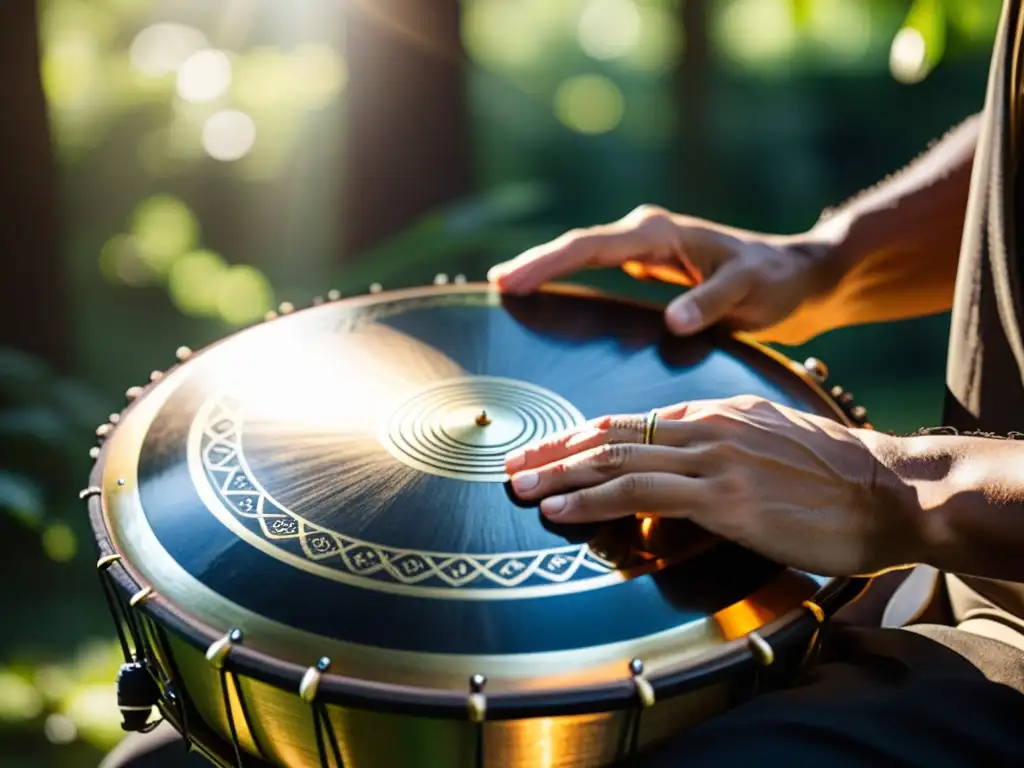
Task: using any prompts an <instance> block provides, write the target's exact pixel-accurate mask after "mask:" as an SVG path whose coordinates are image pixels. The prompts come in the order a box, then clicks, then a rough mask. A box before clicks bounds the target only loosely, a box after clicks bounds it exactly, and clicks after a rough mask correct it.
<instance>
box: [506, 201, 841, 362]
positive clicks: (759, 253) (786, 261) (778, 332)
mask: <svg viewBox="0 0 1024 768" xmlns="http://www.w3.org/2000/svg"><path fill="white" fill-rule="evenodd" d="M829 252H830V249H829V248H828V245H827V242H826V240H825V239H824V238H823V237H822V236H820V235H819V234H816V233H809V234H806V235H799V236H796V235H794V236H780V235H765V234H761V233H757V232H749V231H746V230H740V229H734V228H731V227H726V226H723V225H721V224H716V223H713V222H710V221H706V220H703V219H698V218H694V217H691V216H683V215H680V214H675V213H671V212H669V211H666V210H664V209H663V208H659V207H657V206H649V205H645V206H641V207H639V208H637V209H636V210H635V211H633V212H632V213H630V214H629V215H628V216H626V217H625V218H623V219H620V220H619V221H616V222H614V223H611V224H605V225H601V226H596V227H590V228H588V229H581V230H573V231H571V232H567V233H566V234H564V235H562V236H561V237H559V238H557V239H555V240H553V241H551V242H549V243H545V244H543V245H539V246H536V247H535V248H531V249H530V250H528V251H526V252H525V253H523V254H521V255H520V256H518V257H516V258H515V259H512V260H511V261H507V262H505V263H503V264H498V265H496V266H494V267H492V268H491V270H490V272H489V273H488V279H489V280H490V281H491V282H493V283H494V284H496V285H497V287H498V288H499V289H500V290H501V291H503V292H507V293H514V294H521V293H529V292H530V291H533V290H535V289H536V288H538V287H539V286H540V285H541V284H543V283H545V282H548V281H550V280H554V279H556V278H559V277H564V276H566V275H570V274H572V273H574V272H578V271H580V270H582V269H588V268H596V267H613V266H621V267H623V268H624V269H625V270H626V272H628V273H629V274H631V275H632V276H633V277H636V278H640V279H647V278H654V279H659V280H664V281H666V282H671V283H675V284H678V285H683V286H691V288H690V290H689V291H687V292H686V293H684V294H683V295H682V296H680V297H678V298H677V299H675V300H674V301H673V302H672V303H670V304H669V306H668V307H667V309H666V312H665V321H666V324H667V326H668V328H669V330H670V331H672V332H673V333H675V334H678V335H691V334H694V333H697V332H699V331H702V330H704V329H705V328H707V327H709V326H711V325H714V324H716V323H723V324H725V325H727V326H729V327H731V328H733V329H734V330H740V331H748V332H752V333H753V335H754V336H756V337H757V338H759V339H761V340H763V341H773V342H781V343H786V344H799V343H803V342H804V341H806V340H808V339H810V338H812V337H813V336H815V335H817V334H818V333H821V332H822V331H824V330H827V327H828V325H827V319H826V316H827V312H825V311H824V310H823V309H822V307H821V306H818V305H819V304H820V300H821V299H822V298H823V297H824V296H825V295H826V294H827V292H828V291H829V290H830V288H831V287H832V286H833V285H834V284H835V281H836V280H837V279H838V276H837V275H835V274H833V272H834V270H833V269H832V265H831V264H830V261H829V259H828V254H829Z"/></svg>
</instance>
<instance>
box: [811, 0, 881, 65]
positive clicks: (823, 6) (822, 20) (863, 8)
mask: <svg viewBox="0 0 1024 768" xmlns="http://www.w3.org/2000/svg"><path fill="white" fill-rule="evenodd" d="M808 9H809V17H808V33H809V35H810V36H811V37H812V38H813V39H814V40H815V41H816V42H818V43H819V44H821V45H822V46H825V47H826V48H827V50H828V61H832V62H836V61H838V62H849V61H856V60H858V59H861V58H862V57H863V56H864V55H865V54H866V53H867V51H868V47H869V46H870V45H871V9H870V8H869V7H868V6H867V5H866V4H865V3H863V2H860V1H859V0H814V2H813V3H810V4H809V5H808Z"/></svg>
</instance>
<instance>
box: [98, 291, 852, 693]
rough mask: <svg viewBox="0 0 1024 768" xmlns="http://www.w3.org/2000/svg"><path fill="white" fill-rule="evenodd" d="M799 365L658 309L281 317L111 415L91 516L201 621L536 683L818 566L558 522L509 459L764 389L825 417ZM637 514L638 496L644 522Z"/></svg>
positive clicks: (620, 661)
mask: <svg viewBox="0 0 1024 768" xmlns="http://www.w3.org/2000/svg"><path fill="white" fill-rule="evenodd" d="M794 371H795V369H794V366H792V365H791V364H789V363H788V362H786V361H782V360H781V359H779V358H777V357H773V356H771V355H769V354H766V353H765V351H764V350H761V349H758V348H755V347H753V346H751V345H748V344H746V343H743V342H741V341H738V340H735V339H733V338H731V337H729V336H727V335H721V336H719V335H713V334H709V335H703V336H701V337H698V338H693V339H676V338H671V337H669V336H667V335H666V333H665V331H664V330H663V322H662V318H661V314H660V312H659V311H658V310H657V309H656V308H649V307H644V306H638V305H632V304H626V303H622V302H619V301H614V300H612V299H610V298H607V297H604V296H600V295H595V294H590V293H587V292H583V291H577V290H570V289H554V288H553V289H549V290H546V291H544V292H541V293H538V294H536V295H532V296H528V297H523V298H510V297H502V296H499V295H498V294H497V293H495V292H493V291H492V290H491V289H490V288H488V287H486V286H479V285H475V286H474V285H462V286H446V287H443V288H430V289H422V290H413V291H406V292H399V293H390V294H388V293H384V294H378V295H374V296H367V297H362V298H358V299H351V300H345V301H340V302H333V303H328V304H324V305H321V306H317V307H313V308H310V309H308V310H303V311H300V312H295V313H292V314H288V315H286V316H282V317H280V318H277V319H275V320H273V321H272V322H268V323H264V324H262V325H259V326H257V327H254V328H251V329H248V330H246V331H243V332H241V333H239V334H236V335H234V336H232V337H229V338H228V339H227V340H225V341H224V342H222V343H220V344H217V345H214V346H212V347H210V348H209V349H207V350H205V351H203V352H201V353H198V354H196V355H194V356H192V358H191V359H190V360H189V361H188V362H187V363H185V364H184V365H181V366H179V367H178V368H176V369H174V370H173V371H171V372H170V373H169V374H168V375H167V376H165V377H164V378H163V379H162V380H161V381H159V382H158V383H156V384H155V385H153V386H152V387H151V389H150V391H148V392H147V393H146V394H145V396H144V397H142V398H140V400H139V401H138V402H137V403H136V404H135V405H134V406H133V407H132V408H131V409H130V410H129V411H128V412H127V413H126V414H125V415H124V416H123V417H122V419H121V421H120V423H119V424H118V426H117V428H116V430H115V431H114V433H113V434H112V435H111V436H110V438H109V440H108V442H107V445H106V447H105V450H104V459H103V460H104V465H103V467H104V469H103V476H102V505H103V514H104V519H105V520H106V525H107V527H108V529H109V532H110V536H111V541H112V543H113V545H114V547H115V548H116V549H117V551H118V552H120V553H121V554H122V556H123V560H124V562H125V563H126V564H127V565H128V566H129V567H130V569H131V570H132V571H133V572H135V573H136V574H137V575H138V577H139V579H140V581H141V582H144V583H146V584H149V585H152V587H153V590H154V594H155V595H158V596H159V597H160V598H161V599H162V600H164V601H166V602H167V603H169V604H170V605H173V606H175V608H176V610H178V611H180V612H181V613H183V614H185V615H187V616H188V617H190V618H191V619H193V620H194V621H195V622H197V624H200V625H203V626H205V627H207V628H209V629H210V630H212V631H213V632H214V633H217V634H219V633H227V632H228V631H229V630H230V629H232V628H240V629H241V630H242V631H243V632H244V637H245V645H246V647H247V648H251V649H254V650H256V651H259V652H261V653H263V654H266V655H267V656H268V657H272V658H274V659H277V660H280V661H282V662H286V663H293V664H296V665H300V666H302V667H308V666H310V665H314V664H316V660H317V659H318V658H320V657H323V656H327V657H329V658H330V659H331V660H332V666H331V673H332V674H337V675H341V676H345V677H347V678H352V679H355V680H365V681H368V682H371V683H388V684H398V685H403V686H414V687H417V688H421V689H423V690H424V691H431V690H434V691H464V690H465V689H466V684H467V683H466V681H467V679H468V678H469V676H470V675H472V674H475V673H482V674H484V675H486V677H487V680H488V682H487V691H488V693H489V694H490V695H494V694H498V695H500V694H501V693H502V692H512V693H522V694H536V697H537V701H539V702H543V701H544V697H545V696H546V695H548V694H549V693H551V692H554V691H565V690H567V689H571V688H573V687H574V686H593V685H598V684H602V683H606V682H609V681H621V680H622V679H624V678H626V679H628V676H629V674H630V672H629V660H630V659H632V658H634V657H639V658H643V659H644V660H645V663H646V665H647V674H648V675H649V676H652V677H655V676H657V674H658V673H659V670H660V669H667V668H670V667H671V668H678V666H679V665H680V664H682V663H686V660H687V659H693V658H697V657H699V656H700V655H701V654H703V653H706V652H707V651H708V650H710V649H713V648H715V647H716V646H720V645H721V644H723V643H725V642H728V641H730V640H733V639H735V638H737V637H742V636H743V635H744V634H746V633H747V632H749V631H751V630H753V629H757V628H758V627H760V626H762V625H763V624H765V623H766V622H769V621H771V620H773V619H775V618H777V617H778V616H779V615H781V614H782V613H784V612H786V611H789V610H791V609H793V608H794V607H796V606H799V605H800V603H801V601H802V600H804V599H806V598H808V597H810V596H811V595H813V594H814V592H815V591H816V590H817V589H818V588H819V587H820V586H821V584H822V583H823V580H820V579H816V578H814V577H812V576H808V575H806V574H802V573H796V572H793V571H789V570H786V569H783V568H781V567H780V566H778V565H776V564H774V563H771V562H768V561H766V560H764V559H762V558H760V557H758V556H756V555H754V554H752V553H750V552H748V551H746V550H743V549H741V548H738V547H734V546H731V545H727V544H725V543H722V542H718V541H716V540H714V539H712V538H711V537H709V536H707V535H706V534H704V533H702V532H701V531H700V530H698V529H696V528H693V527H689V526H687V525H685V524H675V525H673V524H669V523H664V522H658V521H657V520H656V519H654V518H646V517H644V516H643V515H638V516H636V517H631V518H629V519H626V520H622V521H618V522H615V523H609V524H606V525H589V526H555V525H552V524H550V523H548V522H547V521H545V520H544V519H543V518H542V516H541V515H540V513H539V511H538V510H537V509H536V507H531V506H526V505H523V504H521V503H519V502H518V501H517V500H516V499H515V498H514V496H513V495H512V494H511V493H510V492H509V489H508V485H507V482H506V481H507V478H506V476H505V473H504V469H503V464H502V460H503V457H504V455H505V454H506V453H507V452H508V451H510V450H512V449H514V448H517V447H520V446H523V445H525V444H527V443H529V442H532V441H534V440H537V439H539V438H542V437H544V436H545V435H550V434H552V433H554V432H557V431H560V430H564V429H566V428H567V427H571V426H573V425H575V424H579V423H581V422H583V421H584V420H586V419H590V418H593V417H596V416H601V415H605V414H616V413H638V412H644V411H646V410H648V409H650V408H652V407H656V406H663V405H667V404H671V403H675V402H678V401H681V400H688V399H689V400H692V399H703V398H718V397H728V396H731V395H738V394H754V395H761V396H764V397H767V398H770V399H772V400H775V401H777V402H780V403H783V404H786V405H789V406H793V407H796V408H800V409H803V410H805V411H811V412H815V413H818V414H821V415H824V416H829V417H832V418H839V415H838V413H837V411H836V410H835V408H834V406H833V405H832V404H831V403H830V401H829V400H828V398H827V397H825V396H823V394H822V393H821V392H820V390H818V389H816V388H815V387H813V386H812V385H811V383H810V382H809V381H808V380H806V377H804V379H802V378H801V377H800V376H798V375H797V374H796V373H795V372H794ZM638 512H639V510H638Z"/></svg>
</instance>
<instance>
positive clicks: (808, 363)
mask: <svg viewBox="0 0 1024 768" xmlns="http://www.w3.org/2000/svg"><path fill="white" fill-rule="evenodd" d="M804 370H805V371H807V373H808V374H810V376H811V378H812V379H814V380H815V381H817V382H818V383H819V384H823V383H824V382H825V380H826V379H828V366H826V365H825V364H824V363H823V362H821V360H819V359H818V358H816V357H808V358H807V359H806V360H804Z"/></svg>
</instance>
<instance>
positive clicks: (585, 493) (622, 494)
mask: <svg viewBox="0 0 1024 768" xmlns="http://www.w3.org/2000/svg"><path fill="white" fill-rule="evenodd" d="M643 434H644V417H642V416H606V417H602V418H599V419H595V420H593V421H590V422H588V423H587V424H584V425H582V426H580V427H578V428H576V429H573V430H571V431H568V432H564V433H561V434H559V435H556V436H554V437H551V438H549V439H547V440H545V441H543V442H540V443H537V444H535V445H533V446H529V447H527V448H526V449H524V450H522V451H519V452H517V453H514V454H511V455H509V456H508V457H507V459H506V470H507V471H508V473H509V474H510V475H511V476H512V478H511V479H512V486H513V488H514V489H515V492H516V494H517V495H518V496H519V497H520V498H522V499H523V500H526V501H539V502H540V509H541V512H542V513H543V514H544V515H545V516H546V517H548V518H549V519H550V520H552V521H553V522H558V523H570V524H571V523H584V522H594V521H600V520H609V519H613V518H619V517H624V516H626V515H631V514H635V513H638V512H646V513H654V514H659V515H661V516H665V517H676V518H686V519H689V520H691V521H693V522H694V523H696V524H697V525H699V526H701V527H702V528H704V529H706V530H708V531H710V532H711V533H714V534H717V535H719V536H721V537H723V538H725V539H728V540H730V541H734V542H736V543H738V544H741V545H743V546H745V547H748V548H750V549H753V550H755V551H757V552H760V553H761V554H762V555H764V556H766V557H768V558H771V559H773V560H775V561H778V562H781V563H784V564H786V565H790V566H794V567H797V568H801V569H804V570H807V571H810V572H812V573H816V574H819V575H823V576H834V575H846V576H848V575H865V574H870V573H875V572H878V571H881V570H884V569H887V568H891V567H895V566H897V565H902V564H904V563H909V562H916V560H915V559H914V554H916V551H915V547H916V542H917V540H918V532H917V530H916V524H917V522H916V519H915V518H914V516H913V515H912V514H910V513H908V512H907V510H908V509H909V508H910V507H909V506H908V505H900V504H894V503H891V491H890V489H891V488H892V487H895V486H894V485H893V484H892V483H891V481H890V476H891V474H892V473H891V472H890V471H889V470H888V469H887V468H886V465H885V464H884V463H883V462H882V461H881V459H880V458H879V456H880V455H881V454H883V453H884V452H885V451H886V450H888V449H889V448H890V446H889V445H888V443H889V442H891V441H893V440H895V438H890V437H889V436H886V435H882V434H879V433H876V432H872V431H870V430H858V429H850V428H848V427H846V426H843V425H842V424H839V423H838V422H835V421H832V420H830V419H826V418H822V417H818V416H813V415H810V414H806V413H802V412H799V411H796V410H793V409H791V408H787V407H784V406H781V405H777V404H775V403H772V402H770V401H767V400H764V399H761V398H756V397H749V396H744V397H734V398H730V399H727V400H708V401H696V402H689V403H681V404H678V405H674V406H670V407H668V408H663V409H660V410H659V411H658V421H657V423H656V429H655V434H654V441H653V444H652V445H645V444H643ZM908 558H909V559H908Z"/></svg>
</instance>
